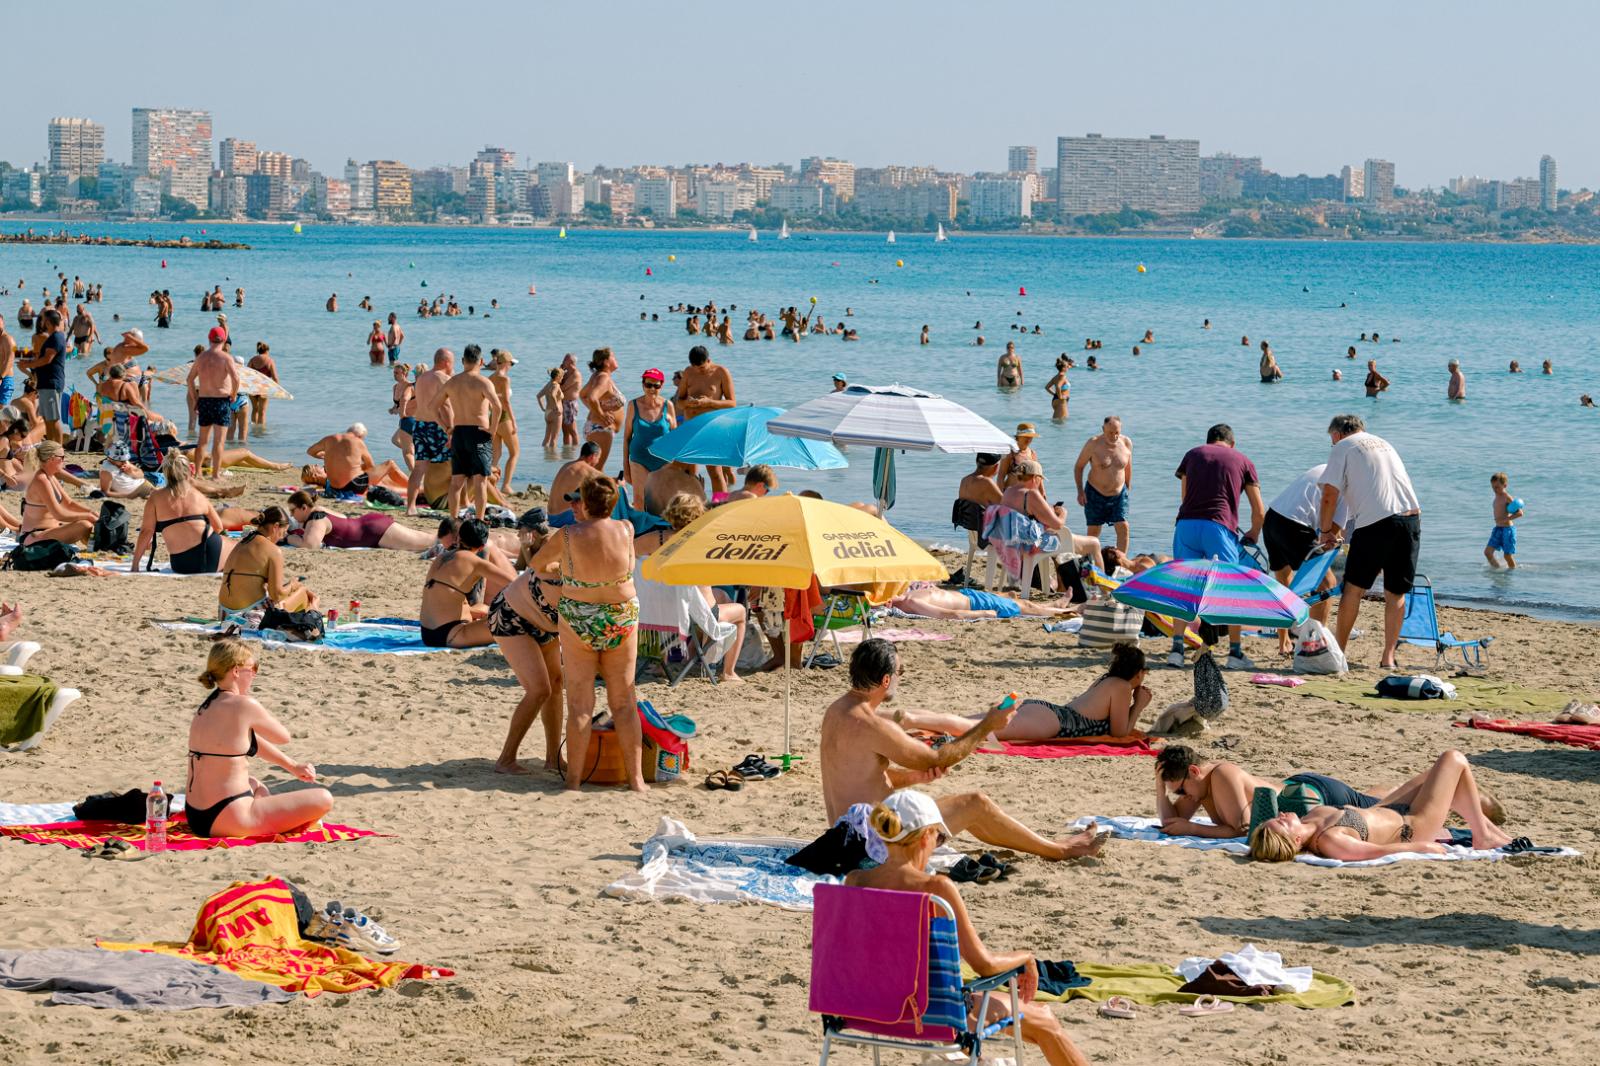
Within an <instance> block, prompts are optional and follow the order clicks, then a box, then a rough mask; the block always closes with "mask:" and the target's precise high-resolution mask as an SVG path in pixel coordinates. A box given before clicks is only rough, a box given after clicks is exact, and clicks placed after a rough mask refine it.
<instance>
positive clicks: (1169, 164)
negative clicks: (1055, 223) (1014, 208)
mask: <svg viewBox="0 0 1600 1066" xmlns="http://www.w3.org/2000/svg"><path fill="white" fill-rule="evenodd" d="M1056 185H1057V189H1056V204H1057V210H1058V211H1060V213H1061V214H1062V215H1063V216H1071V215H1081V214H1101V213H1105V212H1110V211H1119V210H1121V209H1122V208H1123V207H1131V208H1133V209H1134V210H1137V211H1155V212H1159V213H1162V214H1177V213H1181V212H1185V211H1195V210H1198V209H1199V207H1200V142H1199V141H1193V140H1177V141H1169V140H1168V139H1167V138H1165V137H1163V136H1160V135H1152V136H1150V137H1149V138H1148V139H1144V140H1141V139H1138V138H1134V137H1102V136H1100V134H1098V133H1091V134H1089V135H1087V136H1085V137H1058V138H1056Z"/></svg>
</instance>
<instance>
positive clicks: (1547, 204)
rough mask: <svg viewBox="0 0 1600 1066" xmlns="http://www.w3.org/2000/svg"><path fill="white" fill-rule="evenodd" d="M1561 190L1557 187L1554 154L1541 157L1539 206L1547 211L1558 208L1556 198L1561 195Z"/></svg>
mask: <svg viewBox="0 0 1600 1066" xmlns="http://www.w3.org/2000/svg"><path fill="white" fill-rule="evenodd" d="M1560 195H1561V193H1560V190H1559V189H1558V188H1557V187H1556V161H1555V158H1554V157H1553V156H1548V155H1544V156H1540V157H1539V206H1540V207H1542V208H1544V210H1546V211H1554V210H1555V209H1556V200H1557V199H1558V198H1559V197H1560Z"/></svg>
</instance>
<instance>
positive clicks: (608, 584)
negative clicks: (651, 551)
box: [561, 528, 633, 589]
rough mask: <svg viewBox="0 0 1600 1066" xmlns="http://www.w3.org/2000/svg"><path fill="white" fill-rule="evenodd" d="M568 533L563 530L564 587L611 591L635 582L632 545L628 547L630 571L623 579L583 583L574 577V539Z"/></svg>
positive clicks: (562, 579)
mask: <svg viewBox="0 0 1600 1066" xmlns="http://www.w3.org/2000/svg"><path fill="white" fill-rule="evenodd" d="M568 532H569V531H568V530H567V529H565V528H564V529H562V530H561V550H562V551H563V552H564V553H565V560H566V565H565V566H563V567H562V568H561V584H562V585H563V586H566V587H569V588H575V589H609V588H617V587H618V586H620V585H622V584H623V583H624V582H627V581H632V580H633V546H632V545H631V544H630V545H629V546H628V569H627V570H626V571H624V572H623V574H622V576H621V577H618V578H614V579H613V580H611V581H581V580H579V579H578V578H575V577H572V576H571V573H570V572H571V570H572V538H571V537H570V536H568Z"/></svg>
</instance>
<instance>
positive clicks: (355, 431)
mask: <svg viewBox="0 0 1600 1066" xmlns="http://www.w3.org/2000/svg"><path fill="white" fill-rule="evenodd" d="M306 454H307V455H309V456H311V458H313V459H320V460H321V461H322V466H323V470H324V472H325V474H326V480H327V487H328V491H329V492H332V493H335V494H337V495H340V496H365V495H366V494H367V490H368V489H369V488H371V487H372V483H373V481H374V475H375V474H376V475H377V477H376V480H377V481H379V482H380V483H381V482H382V481H383V480H384V475H388V474H391V473H394V474H398V476H399V478H400V480H401V481H402V482H404V481H405V480H406V476H405V473H404V472H403V471H400V470H399V469H398V468H395V469H394V470H392V471H391V470H390V469H388V468H390V467H394V463H393V462H392V461H390V462H386V463H385V468H384V469H383V470H382V471H381V472H380V471H379V468H378V464H377V463H376V462H374V461H373V458H372V453H371V452H369V451H367V427H366V426H364V425H362V424H361V423H360V422H356V423H354V424H353V425H351V427H350V428H349V429H347V430H345V431H344V432H343V433H330V434H328V435H327V436H326V437H323V438H322V439H321V440H319V441H317V443H315V444H313V445H312V446H311V447H309V448H307V449H306Z"/></svg>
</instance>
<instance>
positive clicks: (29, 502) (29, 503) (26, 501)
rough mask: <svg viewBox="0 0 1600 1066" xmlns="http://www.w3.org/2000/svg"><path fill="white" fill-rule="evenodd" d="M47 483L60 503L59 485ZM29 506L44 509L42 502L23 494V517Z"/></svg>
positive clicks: (26, 513) (28, 531)
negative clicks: (35, 501)
mask: <svg viewBox="0 0 1600 1066" xmlns="http://www.w3.org/2000/svg"><path fill="white" fill-rule="evenodd" d="M18 450H19V451H20V450H21V449H18ZM47 485H48V486H49V487H50V488H52V489H54V490H55V498H56V502H57V503H60V502H61V489H60V488H59V487H57V486H56V484H55V483H54V482H47ZM30 507H37V508H39V510H41V511H43V510H45V505H44V504H42V503H34V502H33V501H32V500H30V499H28V497H27V496H26V495H24V496H23V497H22V515H23V517H24V518H26V517H27V515H28V508H30ZM19 524H20V525H27V523H26V522H22V523H19ZM22 532H23V533H35V532H38V531H37V530H36V529H27V530H23V531H22ZM18 535H19V536H20V535H22V534H18Z"/></svg>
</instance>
